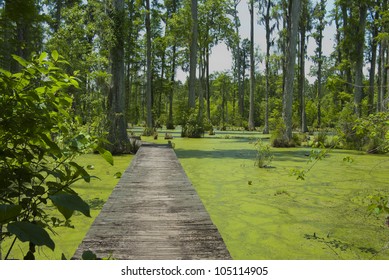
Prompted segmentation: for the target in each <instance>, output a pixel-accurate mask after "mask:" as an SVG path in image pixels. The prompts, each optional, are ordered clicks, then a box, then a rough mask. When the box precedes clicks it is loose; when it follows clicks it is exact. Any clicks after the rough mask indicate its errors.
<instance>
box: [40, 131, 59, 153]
mask: <svg viewBox="0 0 389 280" xmlns="http://www.w3.org/2000/svg"><path fill="white" fill-rule="evenodd" d="M41 137H42V140H43V141H44V142H45V143H46V144H47V146H49V147H50V149H51V151H50V152H51V153H54V154H56V155H62V151H61V149H60V148H59V147H58V145H57V144H56V143H55V142H54V141H52V140H51V139H49V137H48V136H47V135H46V134H42V135H41Z"/></svg>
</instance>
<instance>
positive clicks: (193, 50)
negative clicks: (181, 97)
mask: <svg viewBox="0 0 389 280" xmlns="http://www.w3.org/2000/svg"><path fill="white" fill-rule="evenodd" d="M191 12H192V28H191V42H190V61H189V97H188V105H189V108H195V107H196V69H197V40H198V22H197V21H198V20H197V0H191Z"/></svg>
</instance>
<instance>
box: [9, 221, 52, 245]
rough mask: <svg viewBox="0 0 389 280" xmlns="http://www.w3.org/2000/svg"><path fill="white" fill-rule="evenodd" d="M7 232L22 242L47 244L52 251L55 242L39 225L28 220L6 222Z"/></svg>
mask: <svg viewBox="0 0 389 280" xmlns="http://www.w3.org/2000/svg"><path fill="white" fill-rule="evenodd" d="M7 230H8V232H9V233H12V234H15V235H16V237H17V238H18V239H19V240H20V241H22V242H26V241H29V242H32V243H34V244H35V245H37V246H43V245H45V246H47V247H49V248H50V249H51V250H53V251H54V248H55V244H54V241H53V240H52V239H51V238H50V236H49V234H48V233H47V232H46V231H45V230H44V229H43V228H42V227H40V226H39V225H36V224H33V223H30V222H13V223H10V224H8V226H7Z"/></svg>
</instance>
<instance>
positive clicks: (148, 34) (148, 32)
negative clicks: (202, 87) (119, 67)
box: [145, 0, 153, 128]
mask: <svg viewBox="0 0 389 280" xmlns="http://www.w3.org/2000/svg"><path fill="white" fill-rule="evenodd" d="M150 14H151V10H150V0H146V19H145V20H146V22H145V23H146V106H147V109H146V110H147V120H146V124H147V127H148V128H152V127H153V115H152V102H153V100H152V99H153V96H152V88H151V83H152V68H151V67H152V66H151V20H150Z"/></svg>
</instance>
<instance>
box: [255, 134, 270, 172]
mask: <svg viewBox="0 0 389 280" xmlns="http://www.w3.org/2000/svg"><path fill="white" fill-rule="evenodd" d="M254 148H255V150H256V152H257V155H256V159H255V166H258V167H259V168H265V167H268V166H269V165H270V163H271V162H272V160H273V153H272V152H271V150H270V149H271V148H270V145H269V144H265V143H264V142H263V141H262V140H261V139H259V140H258V141H257V142H255V143H254Z"/></svg>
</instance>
